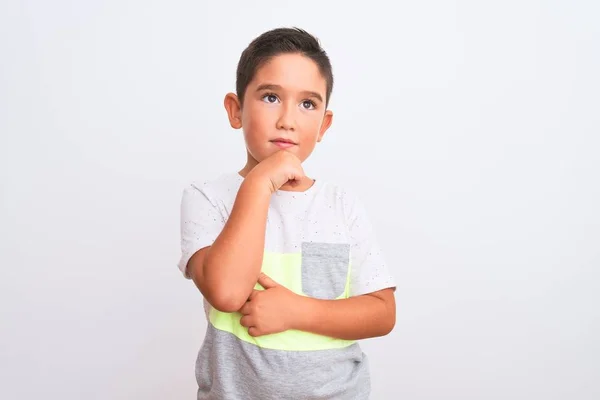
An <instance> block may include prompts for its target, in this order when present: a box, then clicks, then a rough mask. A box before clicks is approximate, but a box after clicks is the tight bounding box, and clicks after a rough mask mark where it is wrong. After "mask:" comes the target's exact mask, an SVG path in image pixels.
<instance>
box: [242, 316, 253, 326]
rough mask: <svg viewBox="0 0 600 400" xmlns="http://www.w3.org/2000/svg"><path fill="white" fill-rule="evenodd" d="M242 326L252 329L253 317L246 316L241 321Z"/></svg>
mask: <svg viewBox="0 0 600 400" xmlns="http://www.w3.org/2000/svg"><path fill="white" fill-rule="evenodd" d="M240 325H242V326H245V327H246V328H250V327H251V326H252V317H251V316H249V315H244V316H243V317H242V318H241V319H240Z"/></svg>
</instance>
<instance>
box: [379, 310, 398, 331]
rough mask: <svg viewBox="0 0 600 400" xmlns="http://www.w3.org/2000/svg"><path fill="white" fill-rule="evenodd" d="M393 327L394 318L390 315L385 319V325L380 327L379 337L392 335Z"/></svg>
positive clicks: (394, 324)
mask: <svg viewBox="0 0 600 400" xmlns="http://www.w3.org/2000/svg"><path fill="white" fill-rule="evenodd" d="M395 326H396V316H395V315H391V316H390V317H388V318H387V320H386V321H385V323H384V324H383V326H382V329H381V330H382V333H381V336H386V335H389V334H390V333H392V331H393V330H394V327H395Z"/></svg>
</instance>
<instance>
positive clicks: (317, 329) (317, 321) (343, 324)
mask: <svg viewBox="0 0 600 400" xmlns="http://www.w3.org/2000/svg"><path fill="white" fill-rule="evenodd" d="M299 303H300V304H299V307H298V314H297V315H296V316H294V317H293V319H294V322H293V323H292V325H293V326H292V328H293V329H298V330H302V331H306V332H312V333H316V334H320V335H325V336H330V337H334V338H338V339H345V340H359V339H367V338H371V337H377V336H384V335H387V334H388V333H390V332H391V330H392V329H393V327H394V325H395V323H396V305H395V301H394V294H393V292H392V290H391V289H386V290H384V291H380V292H377V293H375V294H370V295H363V296H357V297H351V298H349V299H341V300H319V299H314V298H309V297H301V298H300V299H299Z"/></svg>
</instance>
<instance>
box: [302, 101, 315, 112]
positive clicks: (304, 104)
mask: <svg viewBox="0 0 600 400" xmlns="http://www.w3.org/2000/svg"><path fill="white" fill-rule="evenodd" d="M302 107H304V108H305V109H307V110H314V109H315V107H316V105H315V103H314V102H313V101H311V100H304V101H303V102H302Z"/></svg>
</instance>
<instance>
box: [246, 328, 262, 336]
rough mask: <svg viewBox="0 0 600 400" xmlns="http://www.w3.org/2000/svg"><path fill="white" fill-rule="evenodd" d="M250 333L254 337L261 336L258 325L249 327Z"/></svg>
mask: <svg viewBox="0 0 600 400" xmlns="http://www.w3.org/2000/svg"><path fill="white" fill-rule="evenodd" d="M248 335H250V336H253V337H256V336H260V331H259V330H258V328H257V327H255V326H251V327H250V328H248Z"/></svg>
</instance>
